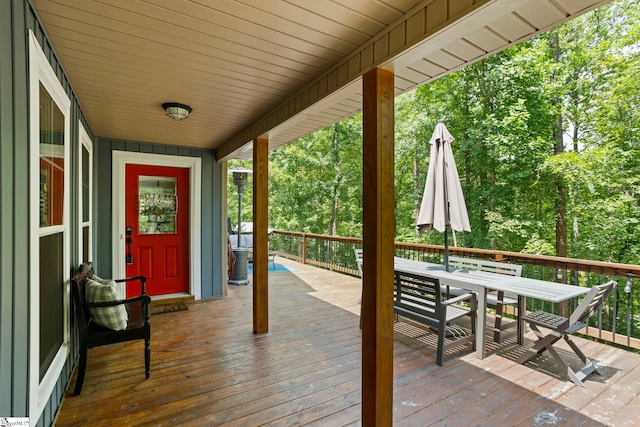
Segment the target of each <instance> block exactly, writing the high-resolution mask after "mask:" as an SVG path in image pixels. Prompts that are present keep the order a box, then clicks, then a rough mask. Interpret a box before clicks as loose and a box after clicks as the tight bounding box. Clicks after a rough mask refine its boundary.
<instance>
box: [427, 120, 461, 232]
mask: <svg viewBox="0 0 640 427" xmlns="http://www.w3.org/2000/svg"><path fill="white" fill-rule="evenodd" d="M453 140H454V138H453V136H451V134H450V133H449V130H447V127H446V126H445V125H444V124H443V123H438V125H437V126H436V128H435V130H434V131H433V136H432V137H431V141H429V143H430V144H431V157H430V159H429V170H428V171H427V183H426V185H425V187H424V195H423V197H422V204H421V206H420V214H419V215H418V221H417V222H416V228H417V229H418V231H419V232H425V231H431V230H432V229H433V228H435V229H436V230H438V231H440V232H444V231H445V229H446V227H447V225H449V226H450V227H451V228H452V229H454V230H456V231H463V230H464V231H471V226H470V225H469V216H468V215H467V205H466V203H465V202H464V196H463V194H462V186H461V185H460V178H459V176H458V169H457V168H456V162H455V160H454V158H453V151H452V149H451V142H453ZM447 204H448V208H447Z"/></svg>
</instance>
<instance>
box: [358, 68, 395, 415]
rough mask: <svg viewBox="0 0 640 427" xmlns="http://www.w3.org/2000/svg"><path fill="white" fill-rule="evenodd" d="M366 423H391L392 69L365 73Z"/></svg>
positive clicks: (363, 391) (363, 364) (363, 169)
mask: <svg viewBox="0 0 640 427" xmlns="http://www.w3.org/2000/svg"><path fill="white" fill-rule="evenodd" d="M363 90H364V92H363V150H362V152H363V154H362V158H363V168H362V174H363V203H362V209H363V221H362V223H363V233H362V234H363V249H364V254H363V279H364V280H363V295H362V425H363V426H377V427H380V426H391V424H392V415H393V277H394V271H393V255H394V235H395V213H394V206H395V203H394V151H393V144H394V141H393V124H394V117H393V102H394V100H393V97H394V76H393V72H391V71H387V70H383V69H379V68H378V69H374V70H371V71H369V72H368V73H367V74H365V75H364V77H363Z"/></svg>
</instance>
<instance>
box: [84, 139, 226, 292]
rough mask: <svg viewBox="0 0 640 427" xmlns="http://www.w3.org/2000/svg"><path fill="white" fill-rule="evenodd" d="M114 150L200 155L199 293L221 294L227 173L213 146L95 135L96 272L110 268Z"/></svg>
mask: <svg viewBox="0 0 640 427" xmlns="http://www.w3.org/2000/svg"><path fill="white" fill-rule="evenodd" d="M113 151H126V152H130V153H145V154H162V155H169V156H183V157H198V158H200V159H201V161H202V182H201V192H202V203H201V236H202V240H201V254H200V256H201V285H200V289H201V297H202V298H208V297H217V296H222V295H223V292H224V290H223V283H222V275H221V274H220V272H221V271H224V272H226V266H225V268H224V269H223V268H222V249H221V245H220V244H219V242H221V241H223V238H224V236H222V235H221V232H222V228H221V224H223V223H224V224H226V221H223V220H222V218H221V210H220V207H221V206H222V205H223V200H222V199H223V196H224V195H223V194H221V192H220V191H219V190H218V189H220V188H222V187H221V186H222V185H223V181H222V180H223V179H226V176H223V166H222V164H221V163H218V162H217V161H216V160H215V152H214V151H213V150H204V149H200V148H189V147H182V146H173V145H164V144H150V143H144V142H132V141H121V140H111V139H104V138H98V140H97V143H96V145H95V147H94V153H95V154H94V155H95V159H94V171H95V173H94V177H95V178H94V179H95V180H96V181H97V188H96V192H95V195H96V197H94V199H95V200H99V202H98V203H99V205H98V206H95V209H94V212H96V215H94V221H95V222H94V223H95V228H96V230H97V242H98V246H97V247H96V251H97V252H96V254H95V256H94V266H95V267H96V271H97V272H98V273H99V274H100V272H110V271H113V262H112V259H111V257H112V255H111V254H112V238H111V236H112V227H113V218H112V211H111V202H110V201H111V194H112V191H111V190H112V188H111V186H112V176H111V175H112V170H113V165H112V152H113ZM214 225H217V226H214ZM196 285H197V284H196Z"/></svg>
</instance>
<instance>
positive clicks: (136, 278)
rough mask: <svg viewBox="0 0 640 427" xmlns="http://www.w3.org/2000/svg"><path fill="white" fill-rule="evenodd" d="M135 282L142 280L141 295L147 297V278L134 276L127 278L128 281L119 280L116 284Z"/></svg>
mask: <svg viewBox="0 0 640 427" xmlns="http://www.w3.org/2000/svg"><path fill="white" fill-rule="evenodd" d="M133 280H140V283H141V293H140V295H146V294H147V285H146V284H147V278H146V276H133V277H127V278H126V279H117V280H116V281H115V282H116V283H123V282H131V281H133Z"/></svg>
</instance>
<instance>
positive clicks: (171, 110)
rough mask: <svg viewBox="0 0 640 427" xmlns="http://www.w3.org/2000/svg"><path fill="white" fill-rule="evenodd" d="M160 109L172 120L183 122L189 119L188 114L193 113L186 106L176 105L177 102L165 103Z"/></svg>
mask: <svg viewBox="0 0 640 427" xmlns="http://www.w3.org/2000/svg"><path fill="white" fill-rule="evenodd" d="M162 108H164V112H165V113H167V116H169V117H171V118H172V119H174V120H184V119H186V118H187V117H189V113H190V112H191V111H193V110H192V108H191V107H189V106H188V105H185V104H178V103H177V102H166V103H164V104H162Z"/></svg>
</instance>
